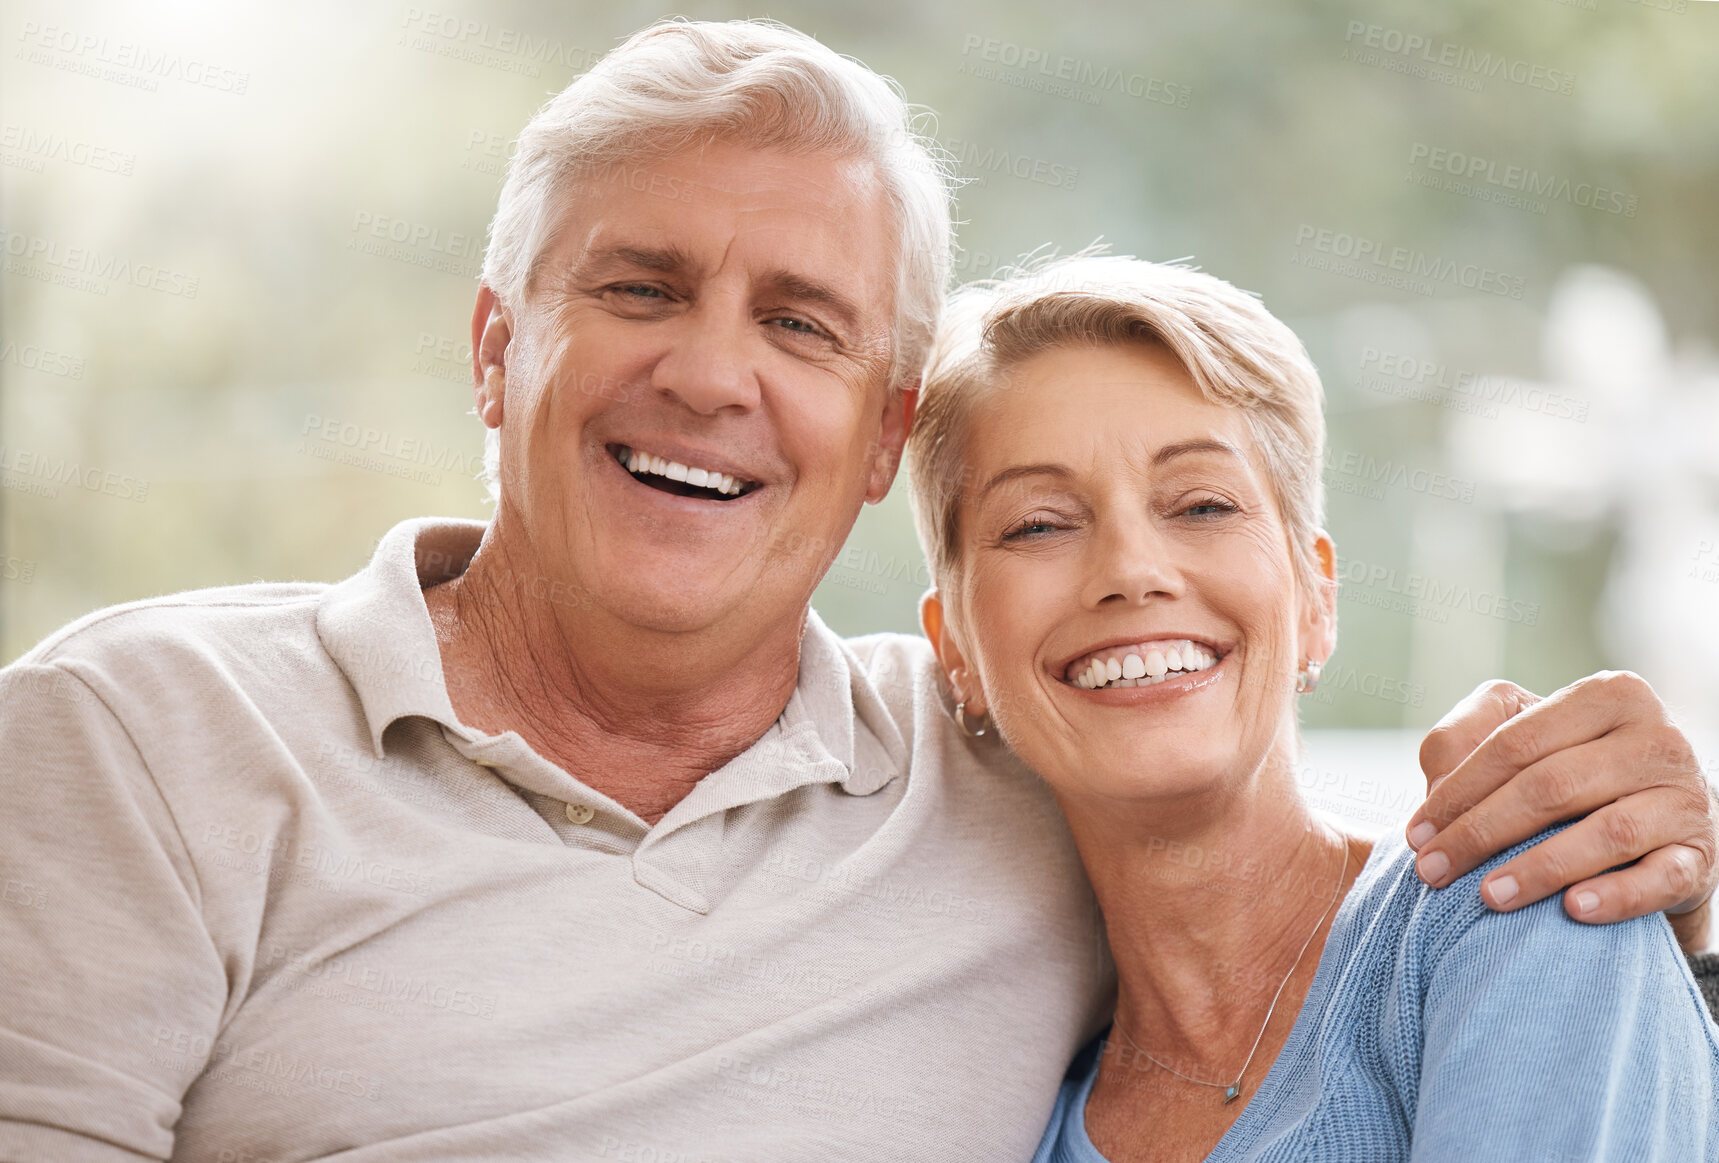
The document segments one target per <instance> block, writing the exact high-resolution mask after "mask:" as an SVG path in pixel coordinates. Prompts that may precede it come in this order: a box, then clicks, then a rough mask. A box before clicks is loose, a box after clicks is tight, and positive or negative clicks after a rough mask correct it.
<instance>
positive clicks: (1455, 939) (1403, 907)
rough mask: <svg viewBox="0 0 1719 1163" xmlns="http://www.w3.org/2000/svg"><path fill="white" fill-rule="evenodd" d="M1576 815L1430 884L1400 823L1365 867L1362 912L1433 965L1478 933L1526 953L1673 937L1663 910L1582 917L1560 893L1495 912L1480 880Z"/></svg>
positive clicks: (1383, 933)
mask: <svg viewBox="0 0 1719 1163" xmlns="http://www.w3.org/2000/svg"><path fill="white" fill-rule="evenodd" d="M1571 823H1575V821H1564V823H1559V825H1554V826H1551V828H1547V830H1545V831H1540V833H1539V835H1533V837H1530V838H1526V840H1523V842H1521V843H1516V845H1513V847H1509V849H1506V850H1502V852H1499V854H1497V856H1494V857H1490V859H1489V861H1485V862H1482V864H1480V866H1478V868H1475V869H1473V871H1470V873H1466V874H1463V876H1459V878H1456V880H1454V881H1451V883H1449V885H1446V886H1444V888H1430V886H1428V885H1425V883H1423V881H1422V880H1420V876H1418V874H1416V873H1415V859H1416V854H1415V850H1413V849H1410V847H1408V842H1406V840H1404V838H1403V835H1401V833H1399V831H1391V833H1389V835H1386V837H1382V838H1380V840H1379V842H1377V843H1375V847H1373V856H1372V857H1370V859H1368V862H1367V869H1365V871H1363V876H1361V881H1360V883H1358V885H1356V888H1355V892H1356V893H1358V895H1361V897H1363V904H1365V905H1367V907H1365V909H1363V912H1367V914H1368V916H1370V917H1372V921H1373V924H1382V929H1380V931H1379V933H1377V936H1386V933H1398V935H1399V936H1401V938H1403V952H1404V955H1413V957H1415V959H1416V960H1418V962H1422V964H1423V965H1430V964H1434V962H1437V960H1441V959H1442V957H1446V955H1451V953H1453V952H1454V950H1458V948H1459V947H1465V945H1471V943H1475V941H1494V940H1496V941H1499V943H1501V945H1504V947H1509V948H1513V950H1516V952H1518V955H1526V952H1528V950H1530V948H1542V947H1544V945H1554V947H1556V945H1571V947H1573V948H1575V947H1580V948H1585V950H1590V952H1592V948H1594V947H1595V945H1640V943H1643V941H1647V943H1661V938H1662V940H1664V941H1669V943H1671V948H1674V947H1676V941H1674V940H1673V936H1671V929H1669V926H1667V924H1666V919H1664V917H1662V916H1657V914H1655V916H1649V917H1636V919H1633V921H1624V922H1619V924H1581V922H1580V921H1575V919H1573V917H1569V914H1568V912H1564V904H1563V893H1552V895H1551V897H1547V898H1544V900H1537V902H1533V904H1530V905H1523V907H1521V909H1514V910H1511V912H1496V910H1494V909H1490V907H1487V904H1485V900H1482V897H1480V883H1482V881H1483V880H1485V878H1487V876H1489V874H1492V873H1494V871H1496V869H1499V868H1502V866H1504V864H1508V862H1509V861H1513V859H1514V857H1516V856H1520V854H1521V852H1526V850H1528V849H1532V847H1533V845H1537V843H1540V842H1544V840H1547V838H1551V837H1554V835H1557V833H1559V831H1563V830H1564V828H1568V826H1569V825H1571Z"/></svg>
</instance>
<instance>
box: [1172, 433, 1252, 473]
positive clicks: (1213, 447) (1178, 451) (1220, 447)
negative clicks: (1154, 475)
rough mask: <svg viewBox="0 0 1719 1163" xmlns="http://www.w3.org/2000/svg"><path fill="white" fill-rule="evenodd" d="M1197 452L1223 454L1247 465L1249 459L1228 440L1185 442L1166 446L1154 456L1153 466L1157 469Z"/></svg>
mask: <svg viewBox="0 0 1719 1163" xmlns="http://www.w3.org/2000/svg"><path fill="white" fill-rule="evenodd" d="M1196 452H1222V453H1227V454H1228V455H1230V456H1233V457H1235V458H1236V459H1237V460H1239V461H1242V462H1243V463H1246V461H1247V457H1246V456H1244V455H1243V454H1242V450H1241V449H1239V448H1237V447H1236V446H1235V445H1233V444H1231V443H1230V442H1229V441H1227V440H1183V441H1179V442H1178V443H1176V444H1166V445H1165V446H1164V447H1163V448H1160V449H1159V450H1158V451H1157V452H1156V453H1154V454H1153V456H1152V466H1153V467H1154V468H1157V467H1159V466H1161V465H1163V464H1165V463H1167V462H1169V461H1172V460H1175V459H1176V458H1177V457H1178V456H1188V455H1191V454H1192V453H1196Z"/></svg>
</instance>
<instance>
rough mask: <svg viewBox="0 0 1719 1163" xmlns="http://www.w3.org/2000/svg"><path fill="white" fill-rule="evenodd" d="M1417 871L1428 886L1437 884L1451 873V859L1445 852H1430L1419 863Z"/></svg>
mask: <svg viewBox="0 0 1719 1163" xmlns="http://www.w3.org/2000/svg"><path fill="white" fill-rule="evenodd" d="M1417 871H1419V872H1420V874H1421V879H1422V880H1424V881H1426V882H1427V883H1428V884H1437V883H1438V882H1439V881H1440V880H1443V879H1444V874H1445V873H1447V872H1449V871H1450V857H1448V856H1446V855H1445V854H1444V853H1443V852H1428V853H1427V854H1426V855H1425V856H1423V857H1421V858H1420V860H1419V861H1418V862H1417Z"/></svg>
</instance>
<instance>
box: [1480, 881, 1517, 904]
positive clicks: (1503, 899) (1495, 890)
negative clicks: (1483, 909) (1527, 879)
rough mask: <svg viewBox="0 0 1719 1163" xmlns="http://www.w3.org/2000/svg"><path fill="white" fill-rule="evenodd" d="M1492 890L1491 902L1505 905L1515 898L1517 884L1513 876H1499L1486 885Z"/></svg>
mask: <svg viewBox="0 0 1719 1163" xmlns="http://www.w3.org/2000/svg"><path fill="white" fill-rule="evenodd" d="M1487 887H1489V888H1490V889H1491V890H1492V903H1493V904H1495V905H1507V904H1509V903H1510V902H1511V901H1512V900H1515V899H1516V892H1517V885H1516V878H1515V877H1514V876H1501V877H1499V878H1498V879H1497V880H1494V881H1492V882H1490V884H1489V885H1488V886H1487Z"/></svg>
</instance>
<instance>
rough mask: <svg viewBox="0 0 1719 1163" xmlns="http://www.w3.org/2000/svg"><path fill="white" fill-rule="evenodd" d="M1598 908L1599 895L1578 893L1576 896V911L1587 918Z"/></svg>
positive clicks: (1595, 893)
mask: <svg viewBox="0 0 1719 1163" xmlns="http://www.w3.org/2000/svg"><path fill="white" fill-rule="evenodd" d="M1599 907H1600V894H1599V893H1597V892H1579V893H1577V894H1576V911H1577V912H1578V913H1580V914H1581V915H1582V916H1584V917H1585V916H1587V915H1588V914H1589V913H1591V912H1593V911H1594V910H1595V909H1597V908H1599Z"/></svg>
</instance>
